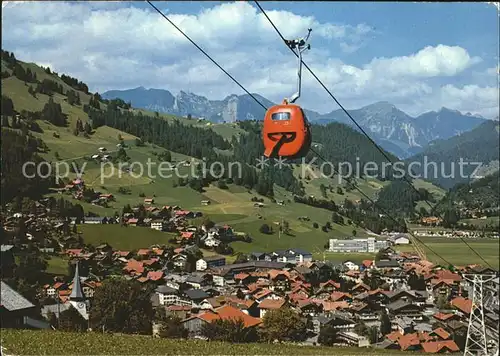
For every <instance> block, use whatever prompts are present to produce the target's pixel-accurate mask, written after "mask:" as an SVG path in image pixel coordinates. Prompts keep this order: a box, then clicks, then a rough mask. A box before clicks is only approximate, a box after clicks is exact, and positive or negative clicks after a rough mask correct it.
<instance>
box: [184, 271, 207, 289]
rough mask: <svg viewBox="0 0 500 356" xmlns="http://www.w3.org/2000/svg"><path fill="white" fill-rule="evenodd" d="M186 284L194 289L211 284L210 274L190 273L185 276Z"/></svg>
mask: <svg viewBox="0 0 500 356" xmlns="http://www.w3.org/2000/svg"><path fill="white" fill-rule="evenodd" d="M186 284H188V285H190V286H191V287H192V288H194V289H200V288H201V287H204V286H208V285H210V284H212V276H211V275H210V274H198V273H197V274H194V273H191V274H189V275H188V276H187V278H186Z"/></svg>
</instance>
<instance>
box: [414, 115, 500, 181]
mask: <svg viewBox="0 0 500 356" xmlns="http://www.w3.org/2000/svg"><path fill="white" fill-rule="evenodd" d="M499 137H500V126H499V123H498V121H495V120H487V121H485V122H483V123H482V124H481V125H479V126H478V127H476V128H474V129H472V130H471V131H468V132H465V133H462V134H460V135H457V136H454V137H451V138H449V139H446V140H435V141H433V142H432V143H431V144H429V145H428V146H427V147H426V148H425V149H424V150H423V151H422V152H421V153H419V154H416V155H414V156H413V157H411V158H409V159H407V160H406V163H408V164H410V163H413V165H412V172H413V173H414V174H416V175H417V176H418V177H421V178H424V179H426V180H428V181H430V182H432V183H434V184H437V185H440V186H441V187H443V188H446V189H449V188H451V187H453V186H455V185H456V184H458V183H469V182H472V181H474V180H476V179H478V178H480V177H481V176H486V175H489V174H493V173H495V172H497V171H498V167H499V153H498V152H499V149H500V147H499ZM417 162H418V163H419V164H417ZM460 162H463V163H462V164H461V163H460ZM461 165H462V168H461V167H460V166H461Z"/></svg>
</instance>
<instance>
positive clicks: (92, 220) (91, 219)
mask: <svg viewBox="0 0 500 356" xmlns="http://www.w3.org/2000/svg"><path fill="white" fill-rule="evenodd" d="M84 223H85V224H106V223H107V219H106V218H104V217H96V216H86V217H85V218H84Z"/></svg>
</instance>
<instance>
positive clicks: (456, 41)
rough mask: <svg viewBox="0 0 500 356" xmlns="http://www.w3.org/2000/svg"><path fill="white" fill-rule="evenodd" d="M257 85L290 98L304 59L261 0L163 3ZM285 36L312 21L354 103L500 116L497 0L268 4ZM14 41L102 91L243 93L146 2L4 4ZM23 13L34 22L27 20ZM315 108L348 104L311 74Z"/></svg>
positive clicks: (321, 63) (339, 87) (333, 78)
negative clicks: (489, 0) (490, 0)
mask: <svg viewBox="0 0 500 356" xmlns="http://www.w3.org/2000/svg"><path fill="white" fill-rule="evenodd" d="M155 5H156V6H158V7H159V8H160V9H162V10H163V11H165V12H166V14H167V15H168V16H171V18H172V20H173V21H174V22H175V23H176V24H178V25H179V26H180V27H181V28H182V29H183V30H185V31H186V33H187V34H188V35H190V36H191V37H192V38H193V39H194V40H195V41H196V42H197V43H198V44H199V45H201V46H202V47H203V48H205V49H206V50H207V52H209V53H210V54H211V55H212V56H213V57H214V58H215V59H216V60H217V61H218V62H219V63H220V64H221V65H222V66H223V67H224V68H226V69H227V70H228V71H229V72H230V73H231V74H232V75H233V76H234V77H236V78H237V79H238V80H240V81H241V83H242V84H243V85H244V86H245V87H246V88H247V89H249V90H250V91H253V92H258V93H259V94H261V95H263V96H265V97H267V98H269V99H270V100H273V101H280V100H281V99H282V98H283V97H284V96H287V95H290V94H291V93H292V92H293V91H294V89H295V88H294V83H295V73H294V72H295V70H296V66H295V61H294V57H293V55H291V54H290V53H289V52H287V49H286V48H285V47H284V46H283V44H282V43H281V42H280V40H279V38H278V36H277V34H276V33H275V32H274V31H273V30H272V28H271V27H270V25H269V24H268V23H267V22H266V20H265V19H263V18H262V15H261V14H260V13H259V11H258V9H257V8H256V7H255V4H253V2H238V3H232V2H224V3H221V2H194V1H193V2H185V1H178V2H163V3H162V2H155ZM261 5H262V6H263V7H264V9H265V10H266V11H267V12H268V14H269V15H270V16H271V17H272V18H273V21H274V22H275V24H276V25H277V26H278V27H279V28H280V30H281V31H282V32H283V34H284V35H286V36H287V35H288V36H300V35H302V34H303V33H305V32H304V31H305V30H306V29H307V27H309V26H312V28H313V33H312V36H311V45H312V48H313V49H312V50H311V51H310V52H307V53H306V54H305V57H304V60H305V61H306V62H307V63H308V64H309V66H310V67H311V68H312V69H313V70H314V71H315V72H316V74H317V75H318V76H319V77H320V79H322V80H323V81H324V82H325V84H326V85H327V86H328V87H329V88H331V90H332V91H333V92H334V93H335V94H336V95H337V96H338V98H339V99H340V100H341V102H342V103H343V104H345V106H347V107H348V108H358V107H361V106H363V105H367V104H370V103H373V102H376V101H379V100H387V101H390V102H392V103H394V104H395V105H396V106H398V107H400V108H401V109H403V110H405V111H407V112H408V113H409V114H411V115H418V114H420V113H422V112H425V111H429V110H438V109H439V108H441V107H442V106H446V107H450V108H452V109H457V110H461V111H470V112H473V113H478V114H482V115H484V116H486V117H494V116H497V115H498V47H499V44H498V32H499V28H498V21H499V15H498V10H497V9H496V8H495V7H494V6H493V5H490V4H486V3H403V2H401V3H396V2H390V3H389V2H387V3H386V2H315V1H309V2H262V3H261ZM3 10H4V11H3V18H2V30H3V31H2V34H3V47H4V48H5V49H7V50H11V51H14V52H15V53H16V55H17V57H19V58H20V59H22V60H27V61H33V62H37V63H41V64H45V65H50V66H51V67H53V68H54V69H55V70H56V71H58V72H66V73H69V74H71V75H74V76H78V78H79V79H81V80H83V81H85V82H87V83H88V84H89V85H90V87H91V88H92V89H93V90H98V91H100V92H102V91H105V90H109V89H126V88H133V87H137V86H145V87H154V88H164V89H168V90H170V91H172V93H173V94H174V95H175V94H177V93H178V92H179V91H180V90H185V91H192V92H194V93H196V94H199V95H204V96H206V97H208V98H210V99H222V98H224V97H226V96H227V95H229V94H232V93H236V94H241V93H242V91H241V89H240V88H238V87H237V86H236V85H234V84H233V83H231V81H230V79H229V78H227V77H225V76H224V75H223V74H221V73H220V71H219V69H218V68H217V67H215V66H214V65H213V64H211V63H210V62H209V61H208V60H207V59H206V58H204V56H203V54H201V53H200V52H198V51H197V50H196V49H195V48H194V47H193V46H192V45H191V44H190V43H189V42H187V40H185V39H183V38H182V37H180V36H179V35H178V34H177V33H176V30H175V29H173V28H172V27H171V26H170V25H169V24H168V23H167V22H166V21H165V20H164V19H162V18H161V17H160V16H159V15H158V14H157V13H156V12H153V10H152V9H151V8H150V7H149V5H148V4H147V3H143V2H120V3H96V2H94V3H88V2H79V3H77V4H75V3H72V4H68V3H62V2H60V3H56V2H52V3H50V4H47V3H45V4H41V3H35V2H33V3H23V4H12V3H11V4H8V5H7V6H5V7H4V9H3ZM19 23H23V28H20V26H19V25H18V24H19ZM303 92H304V95H303V97H302V98H301V99H300V101H301V104H302V105H304V106H305V107H307V108H309V109H312V110H316V111H319V112H322V113H325V112H329V111H332V110H335V109H337V107H336V105H335V104H334V103H332V101H331V99H329V97H328V96H327V95H326V94H325V93H324V91H323V90H322V89H321V88H320V87H319V85H318V84H317V83H315V81H314V80H313V79H312V78H310V77H309V76H308V75H305V77H304V88H303Z"/></svg>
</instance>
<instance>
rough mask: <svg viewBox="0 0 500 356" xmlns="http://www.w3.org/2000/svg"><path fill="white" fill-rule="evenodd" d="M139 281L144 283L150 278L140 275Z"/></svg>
mask: <svg viewBox="0 0 500 356" xmlns="http://www.w3.org/2000/svg"><path fill="white" fill-rule="evenodd" d="M137 281H139V282H141V283H144V282H147V281H148V279H147V278H146V277H139V278H137Z"/></svg>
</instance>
